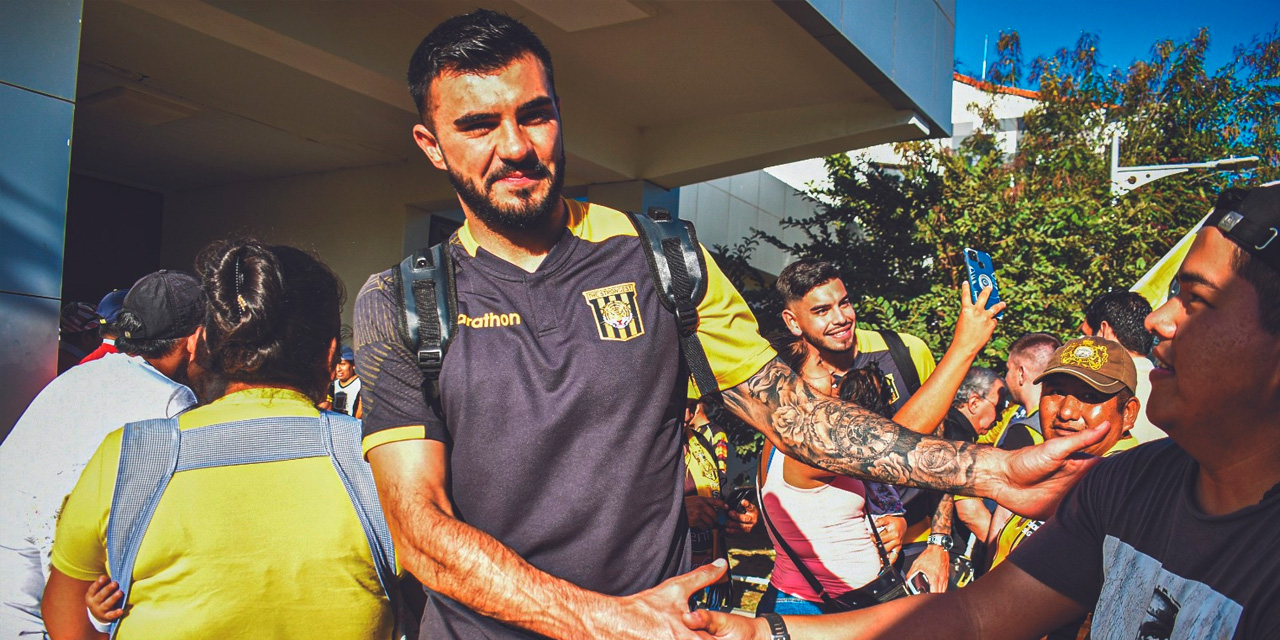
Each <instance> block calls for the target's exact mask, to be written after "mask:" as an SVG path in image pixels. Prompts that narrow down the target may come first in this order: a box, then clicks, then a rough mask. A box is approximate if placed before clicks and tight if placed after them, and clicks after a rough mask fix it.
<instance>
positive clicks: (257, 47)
mask: <svg viewBox="0 0 1280 640" xmlns="http://www.w3.org/2000/svg"><path fill="white" fill-rule="evenodd" d="M478 6H480V3H477V2H470V1H453V0H447V1H432V2H424V1H414V2H391V1H365V2H354V1H352V2H345V1H306V0H291V1H279V2H276V1H264V0H248V1H234V0H204V1H200V0H110V1H109V0H86V2H85V4H84V19H83V31H82V36H81V38H82V40H81V52H80V71H79V78H78V84H77V109H76V120H75V130H74V140H73V158H72V164H73V168H74V169H75V170H77V171H80V172H83V173H87V174H90V175H96V176H100V177H103V178H107V179H111V180H116V181H119V182H122V183H126V184H133V185H137V186H141V187H145V188H150V189H154V190H157V191H161V192H171V191H181V190H188V189H196V188H203V187H209V186H215V185H223V184H233V183H238V182H246V181H256V180H264V179H272V178H279V177H284V176H292V175H300V174H308V173H318V172H325V171H334V170H339V169H346V168H355V167H369V166H375V165H384V164H393V163H406V162H408V163H422V164H423V165H424V166H425V164H426V162H425V160H424V159H423V158H422V157H421V153H420V152H419V150H418V149H417V147H416V146H414V144H413V141H412V139H411V137H410V129H411V128H412V126H413V125H414V124H415V123H416V122H417V114H416V111H415V110H414V107H413V104H412V102H411V100H410V98H409V95H408V91H407V90H406V88H405V83H404V79H403V78H404V69H405V67H406V66H407V62H408V59H409V56H410V55H411V53H412V52H413V50H414V48H415V47H416V46H417V44H418V42H419V41H420V40H421V38H422V37H423V36H424V35H426V33H427V32H428V31H430V30H431V28H432V27H434V26H435V25H436V24H438V23H439V22H441V21H442V20H444V19H446V18H448V17H450V16H452V15H456V14H459V13H464V12H467V11H470V10H472V9H474V8H476V7H478ZM483 6H486V7H488V8H493V9H497V10H500V11H504V12H506V13H509V14H511V15H512V16H515V17H516V18H518V19H520V20H522V21H524V22H525V23H526V24H528V25H529V26H530V27H532V28H533V29H534V30H535V31H536V32H537V33H538V34H539V36H540V37H541V38H542V39H543V41H544V42H545V43H546V45H547V47H548V48H549V49H550V50H551V52H552V55H553V56H554V61H555V75H556V83H557V90H558V93H559V95H560V98H561V107H562V113H563V118H564V132H565V133H564V135H565V144H566V151H567V154H568V156H569V160H568V163H569V173H568V176H567V180H568V183H569V184H570V185H584V184H596V183H607V182H618V181H627V180H635V179H644V180H648V181H651V182H653V183H655V184H658V185H660V186H662V187H665V188H672V187H678V186H681V185H685V184H690V183H693V182H698V181H703V180H709V179H713V178H718V177H723V176H726V175H731V174H735V173H740V172H743V171H747V170H751V169H758V168H762V167H765V166H769V165H774V164H780V163H784V162H790V161H794V160H799V159H803V158H809V157H814V156H817V155H823V154H829V153H835V152H839V151H844V150H847V149H853V148H858V147H863V146H868V145H872V144H879V143H882V142H887V141H894V140H905V139H917V138H923V137H926V136H928V135H929V133H930V126H931V124H932V123H931V121H929V120H928V119H927V118H925V117H924V116H921V115H920V113H921V112H922V111H921V110H919V109H916V108H914V105H912V104H911V103H910V100H907V99H904V97H903V96H902V95H901V92H895V90H894V88H893V87H892V86H891V85H886V83H885V81H884V78H883V77H876V75H875V74H874V73H872V72H869V71H868V67H867V65H865V64H859V63H858V62H857V55H856V53H857V52H856V50H854V51H853V53H852V54H850V49H851V45H849V44H848V42H847V41H839V39H838V37H837V41H836V42H835V43H834V44H833V43H832V37H833V36H832V34H831V33H830V32H829V30H828V32H825V33H824V32H823V26H822V24H821V21H820V20H815V19H814V16H815V15H817V14H816V12H814V11H812V10H810V8H809V5H808V4H807V3H804V2H802V1H800V2H794V1H783V2H763V1H756V2H652V1H650V2H643V1H640V0H495V1H494V2H488V3H484V5H483ZM851 60H852V61H851ZM933 127H934V129H936V128H937V127H936V125H933ZM939 133H940V132H938V131H935V132H934V134H935V135H938V134H939ZM424 180H428V181H434V183H438V184H435V186H433V187H432V190H433V191H437V190H438V191H439V192H440V193H441V194H442V196H443V195H444V194H447V193H448V183H447V181H445V180H444V179H443V178H442V177H441V176H440V175H439V174H438V173H437V172H429V171H425V170H424ZM434 183H433V184H434Z"/></svg>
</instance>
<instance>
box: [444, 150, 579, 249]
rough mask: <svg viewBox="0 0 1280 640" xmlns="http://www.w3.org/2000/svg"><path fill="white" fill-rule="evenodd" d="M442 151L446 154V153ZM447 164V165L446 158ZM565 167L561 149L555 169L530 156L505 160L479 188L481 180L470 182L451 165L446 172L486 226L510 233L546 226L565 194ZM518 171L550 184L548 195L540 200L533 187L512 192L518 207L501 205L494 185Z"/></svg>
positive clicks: (464, 200) (464, 202) (454, 187)
mask: <svg viewBox="0 0 1280 640" xmlns="http://www.w3.org/2000/svg"><path fill="white" fill-rule="evenodd" d="M441 151H442V154H441V155H443V150H441ZM445 162H446V164H447V163H448V157H447V156H445ZM564 166H565V157H564V150H563V146H562V147H561V151H560V157H559V158H557V160H556V163H555V166H554V167H552V166H548V165H547V164H546V163H544V162H542V161H540V160H538V158H537V157H536V156H534V155H532V154H530V155H529V156H528V157H527V158H525V159H523V160H521V161H520V162H506V161H504V162H503V164H502V165H501V166H500V167H498V168H497V169H495V170H493V171H491V172H490V173H489V174H488V175H486V176H485V177H484V178H483V184H480V185H478V184H476V183H477V182H479V181H478V180H476V181H473V180H469V179H467V177H466V176H463V175H462V174H461V173H459V172H458V171H456V170H454V169H453V167H452V166H449V168H448V170H447V171H446V172H445V173H446V175H448V176H449V183H450V184H451V185H453V189H454V191H456V192H457V193H458V197H459V198H461V199H462V202H463V204H465V205H466V206H467V208H468V209H470V210H471V212H472V213H474V214H475V215H476V217H477V218H479V219H480V221H481V222H483V223H484V224H485V225H486V226H488V227H490V228H494V229H502V230H507V231H529V230H533V229H539V228H542V226H544V225H545V224H547V221H548V220H550V219H551V216H552V214H553V213H554V212H555V211H556V208H557V207H559V206H560V196H561V193H562V192H563V191H564ZM517 172H518V173H521V174H523V175H525V176H526V177H529V178H533V179H536V180H540V181H549V184H548V187H547V192H546V194H545V195H544V196H543V197H541V198H539V197H538V195H537V194H536V193H535V191H534V189H532V188H528V189H519V190H516V191H515V192H513V193H512V195H514V196H515V198H516V200H517V201H518V202H517V203H516V204H514V205H509V206H504V205H502V204H501V203H499V202H498V198H497V195H496V194H495V193H494V192H493V186H494V185H495V184H496V183H497V182H498V181H499V180H502V179H503V178H506V177H507V176H510V175H512V174H514V173H517Z"/></svg>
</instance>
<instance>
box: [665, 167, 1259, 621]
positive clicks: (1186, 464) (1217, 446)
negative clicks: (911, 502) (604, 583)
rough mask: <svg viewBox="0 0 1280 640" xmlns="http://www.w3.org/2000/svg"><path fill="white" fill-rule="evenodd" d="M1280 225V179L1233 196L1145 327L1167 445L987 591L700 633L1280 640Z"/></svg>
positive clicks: (1091, 496)
mask: <svg viewBox="0 0 1280 640" xmlns="http://www.w3.org/2000/svg"><path fill="white" fill-rule="evenodd" d="M1277 229H1280V184H1275V185H1269V186H1266V187H1260V188H1257V189H1253V190H1252V191H1241V190H1230V191H1227V192H1224V193H1223V194H1222V195H1221V196H1219V198H1218V202H1217V205H1216V206H1215V208H1214V211H1213V213H1212V214H1211V215H1210V217H1209V219H1208V221H1207V222H1206V224H1205V227H1204V228H1203V229H1201V230H1200V231H1199V232H1198V234H1197V236H1196V239H1195V242H1194V243H1193V244H1192V246H1191V249H1190V252H1189V253H1188V254H1187V258H1186V260H1185V261H1184V262H1183V263H1182V266H1181V268H1179V270H1178V275H1177V277H1176V280H1175V282H1176V283H1177V285H1178V287H1177V292H1176V294H1175V295H1173V297H1171V298H1170V299H1169V301H1168V302H1166V303H1165V304H1164V305H1163V306H1161V307H1160V308H1159V309H1157V310H1155V311H1154V312H1152V314H1151V315H1150V316H1148V317H1147V320H1146V326H1147V328H1148V329H1150V330H1151V331H1152V332H1153V333H1154V334H1155V335H1156V336H1157V337H1158V338H1159V339H1160V342H1159V344H1157V345H1156V347H1155V350H1154V355H1155V358H1156V359H1157V361H1158V363H1159V364H1158V365H1157V367H1156V369H1155V370H1154V371H1153V372H1152V374H1151V405H1150V406H1149V407H1148V409H1147V414H1148V416H1149V417H1150V418H1151V421H1152V422H1154V423H1155V424H1156V425H1157V426H1159V427H1161V428H1163V429H1164V430H1165V431H1166V432H1167V433H1168V434H1169V438H1168V439H1164V440H1158V441H1156V442H1150V443H1147V444H1145V445H1142V446H1140V447H1137V448H1135V449H1133V450H1131V451H1127V452H1125V453H1123V454H1121V455H1118V456H1114V457H1111V458H1108V459H1106V460H1104V461H1103V462H1101V463H1100V464H1099V465H1098V466H1097V468H1096V469H1094V470H1093V471H1092V472H1091V473H1090V474H1089V475H1088V477H1086V478H1085V479H1084V480H1083V481H1082V482H1081V483H1080V484H1079V485H1077V486H1076V487H1075V488H1074V489H1072V490H1071V491H1070V493H1069V494H1068V495H1067V497H1066V498H1065V499H1064V500H1063V502H1062V504H1061V506H1060V507H1059V509H1058V512H1057V514H1056V515H1055V516H1054V517H1053V519H1051V520H1050V521H1049V522H1047V523H1046V524H1045V525H1044V526H1043V527H1041V528H1040V529H1039V531H1037V532H1036V535H1035V536H1033V537H1031V538H1028V539H1027V540H1026V541H1025V542H1024V543H1023V544H1022V545H1021V546H1019V547H1018V548H1017V549H1016V550H1015V551H1014V552H1013V553H1012V554H1011V555H1010V556H1009V560H1008V561H1007V562H1005V563H1003V564H1001V565H1000V566H999V567H996V568H995V569H993V570H992V571H991V573H988V574H987V575H986V576H984V577H983V578H982V579H980V580H978V581H977V582H975V583H974V584H973V585H970V586H969V587H966V588H964V589H960V590H958V591H955V592H953V593H947V594H944V595H941V596H925V597H918V598H907V599H905V600H897V601H894V602H891V603H888V604H885V605H881V606H879V607H876V608H873V609H870V610H866V611H859V612H854V613H852V614H847V615H840V616H811V617H808V618H799V617H797V618H788V619H787V620H785V621H780V620H774V621H766V620H747V619H745V618H738V617H735V616H723V615H719V614H712V613H708V612H703V611H699V612H696V613H695V614H690V615H688V616H686V621H687V622H688V623H689V624H690V626H692V627H694V628H699V629H708V630H710V631H711V632H712V634H713V635H714V637H716V638H719V639H722V640H744V639H747V638H760V639H767V638H786V637H792V638H795V639H796V640H810V639H813V638H859V639H862V638H911V637H929V636H930V635H931V634H932V633H934V632H935V631H936V629H938V628H939V626H938V625H940V624H944V623H945V624H949V625H950V626H949V627H948V629H949V630H951V631H952V634H951V635H950V636H949V637H955V638H984V639H987V638H989V639H994V640H1001V639H1005V638H1038V637H1041V636H1042V635H1044V634H1045V633H1047V632H1049V630H1051V629H1053V628H1055V627H1057V626H1059V625H1061V624H1063V623H1065V622H1067V621H1068V620H1070V619H1072V618H1073V617H1075V616H1079V615H1080V614H1082V613H1084V612H1086V611H1088V610H1090V609H1092V610H1093V621H1092V629H1091V632H1090V633H1091V636H1090V637H1092V638H1095V639H1096V640H1113V639H1114V640H1130V639H1131V638H1162V639H1166V640H1192V639H1208V640H1227V639H1233V640H1255V639H1256V640H1263V639H1268V638H1277V637H1280V560H1278V559H1277V558H1276V556H1275V554H1272V553H1270V552H1269V550H1270V548H1271V547H1272V546H1274V543H1275V532H1276V530H1277V529H1280V489H1278V487H1280V243H1277V242H1275V240H1276V238H1277V236H1280V232H1278V231H1277ZM1064 428H1065V427H1064ZM1068 437H1072V436H1068ZM1052 442H1053V441H1051V442H1050V443H1049V444H1052ZM944 621H945V622H944ZM770 623H772V624H773V625H774V626H773V628H772V630H771V628H770V626H769V624H770ZM788 633H789V635H788Z"/></svg>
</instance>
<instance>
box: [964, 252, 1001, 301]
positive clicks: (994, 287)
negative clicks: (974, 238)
mask: <svg viewBox="0 0 1280 640" xmlns="http://www.w3.org/2000/svg"><path fill="white" fill-rule="evenodd" d="M964 267H965V270H966V271H968V273H969V296H970V298H969V299H970V301H972V302H977V301H978V294H979V293H981V292H982V290H983V289H984V288H986V287H991V297H990V298H988V299H987V308H988V309H990V308H991V307H993V306H995V305H996V303H997V302H1000V285H999V284H997V283H996V269H995V263H994V262H992V260H991V256H990V255H987V253H986V252H985V251H979V250H977V249H970V248H969V247H965V248H964ZM996 317H997V318H1003V317H1004V312H1003V311H1001V312H1000V313H998V314H996Z"/></svg>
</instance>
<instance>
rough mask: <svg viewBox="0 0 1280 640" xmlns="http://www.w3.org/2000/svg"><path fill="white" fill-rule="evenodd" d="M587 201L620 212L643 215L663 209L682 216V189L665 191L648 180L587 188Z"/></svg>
mask: <svg viewBox="0 0 1280 640" xmlns="http://www.w3.org/2000/svg"><path fill="white" fill-rule="evenodd" d="M587 200H588V201H589V202H593V203H595V204H602V205H604V206H606V207H612V208H614V209H618V210H619V211H633V212H635V213H642V212H644V211H648V210H649V207H661V208H663V209H666V210H667V211H670V212H671V215H673V216H679V215H680V189H678V188H677V189H663V188H662V187H659V186H658V185H656V184H653V183H652V182H649V181H647V180H628V181H626V182H608V183H604V184H593V185H590V186H588V187H587Z"/></svg>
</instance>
